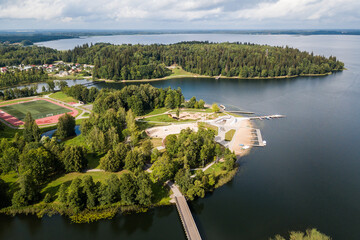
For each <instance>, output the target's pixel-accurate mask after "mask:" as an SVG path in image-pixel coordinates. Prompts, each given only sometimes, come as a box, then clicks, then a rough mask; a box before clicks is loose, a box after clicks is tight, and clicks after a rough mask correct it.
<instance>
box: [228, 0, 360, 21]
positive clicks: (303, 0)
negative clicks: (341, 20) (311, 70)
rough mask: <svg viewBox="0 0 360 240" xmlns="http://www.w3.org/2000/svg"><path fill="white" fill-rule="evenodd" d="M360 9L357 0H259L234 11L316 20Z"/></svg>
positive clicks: (246, 15) (256, 16) (247, 15)
mask: <svg viewBox="0 0 360 240" xmlns="http://www.w3.org/2000/svg"><path fill="white" fill-rule="evenodd" d="M354 10H355V11H359V10H360V1H358V0H277V1H276V2H261V3H259V4H257V5H256V6H255V7H253V8H249V9H242V10H239V11H236V12H235V13H234V14H233V16H234V17H235V18H243V19H253V20H263V19H278V18H280V19H282V18H287V19H300V20H318V19H320V18H323V17H332V16H335V15H337V14H344V13H345V12H351V11H354Z"/></svg>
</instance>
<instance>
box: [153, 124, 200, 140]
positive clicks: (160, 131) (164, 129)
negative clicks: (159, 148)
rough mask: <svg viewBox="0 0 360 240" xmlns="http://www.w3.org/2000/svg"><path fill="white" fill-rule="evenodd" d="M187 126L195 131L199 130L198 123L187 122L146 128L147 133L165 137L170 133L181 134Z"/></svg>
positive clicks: (154, 136)
mask: <svg viewBox="0 0 360 240" xmlns="http://www.w3.org/2000/svg"><path fill="white" fill-rule="evenodd" d="M186 128H190V129H191V130H193V131H198V126H197V123H186V124H173V125H168V126H161V127H153V128H148V129H146V133H147V134H148V135H149V136H150V137H152V138H165V137H166V136H167V135H170V134H179V133H180V132H181V130H183V129H186Z"/></svg>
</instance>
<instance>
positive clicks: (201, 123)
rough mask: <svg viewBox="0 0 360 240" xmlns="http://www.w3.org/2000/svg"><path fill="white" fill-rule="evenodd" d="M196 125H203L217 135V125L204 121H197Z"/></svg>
mask: <svg viewBox="0 0 360 240" xmlns="http://www.w3.org/2000/svg"><path fill="white" fill-rule="evenodd" d="M198 126H199V127H204V128H206V129H211V130H214V131H215V135H218V131H219V128H218V127H217V126H214V125H211V124H208V123H204V122H198Z"/></svg>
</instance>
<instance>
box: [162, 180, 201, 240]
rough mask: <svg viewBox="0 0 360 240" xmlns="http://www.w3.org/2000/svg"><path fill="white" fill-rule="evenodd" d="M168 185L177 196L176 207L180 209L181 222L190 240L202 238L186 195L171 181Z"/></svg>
mask: <svg viewBox="0 0 360 240" xmlns="http://www.w3.org/2000/svg"><path fill="white" fill-rule="evenodd" d="M167 185H168V186H169V187H170V189H171V190H172V192H173V197H174V198H175V203H176V208H177V210H178V213H179V216H180V219H181V223H182V225H183V227H184V230H185V234H186V237H187V239H188V240H201V236H200V233H199V230H198V228H197V226H196V223H195V221H194V218H193V216H192V214H191V211H190V208H189V206H188V204H187V202H186V199H185V197H184V195H182V193H181V192H180V190H179V188H178V187H177V186H176V185H175V184H174V183H173V182H171V181H168V182H167Z"/></svg>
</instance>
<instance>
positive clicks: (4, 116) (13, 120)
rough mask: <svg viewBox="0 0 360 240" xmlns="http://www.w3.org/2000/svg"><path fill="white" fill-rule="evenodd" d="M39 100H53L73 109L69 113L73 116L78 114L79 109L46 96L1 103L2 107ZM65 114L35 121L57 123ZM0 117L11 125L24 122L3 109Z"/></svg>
mask: <svg viewBox="0 0 360 240" xmlns="http://www.w3.org/2000/svg"><path fill="white" fill-rule="evenodd" d="M37 100H44V101H48V102H51V103H53V104H56V105H59V106H61V107H63V108H67V109H69V110H71V112H70V113H68V114H70V115H71V116H73V117H75V116H76V115H77V114H78V111H77V110H76V109H73V108H70V107H67V106H65V105H64V104H61V103H58V102H55V101H51V100H49V99H46V98H31V99H30V100H28V101H26V100H24V101H23V102H16V103H10V104H6V105H1V107H5V106H10V105H14V104H19V103H24V102H29V101H37ZM64 114H65V113H62V114H58V115H55V116H51V117H45V118H39V119H36V120H35V122H36V124H37V125H44V124H52V123H57V122H58V119H59V117H61V116H62V115H64ZM0 118H2V119H4V120H5V121H6V122H8V123H10V124H11V125H14V126H20V125H23V124H24V122H23V121H21V120H19V119H17V118H16V117H14V116H12V115H10V114H8V113H6V112H4V111H2V110H0Z"/></svg>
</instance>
